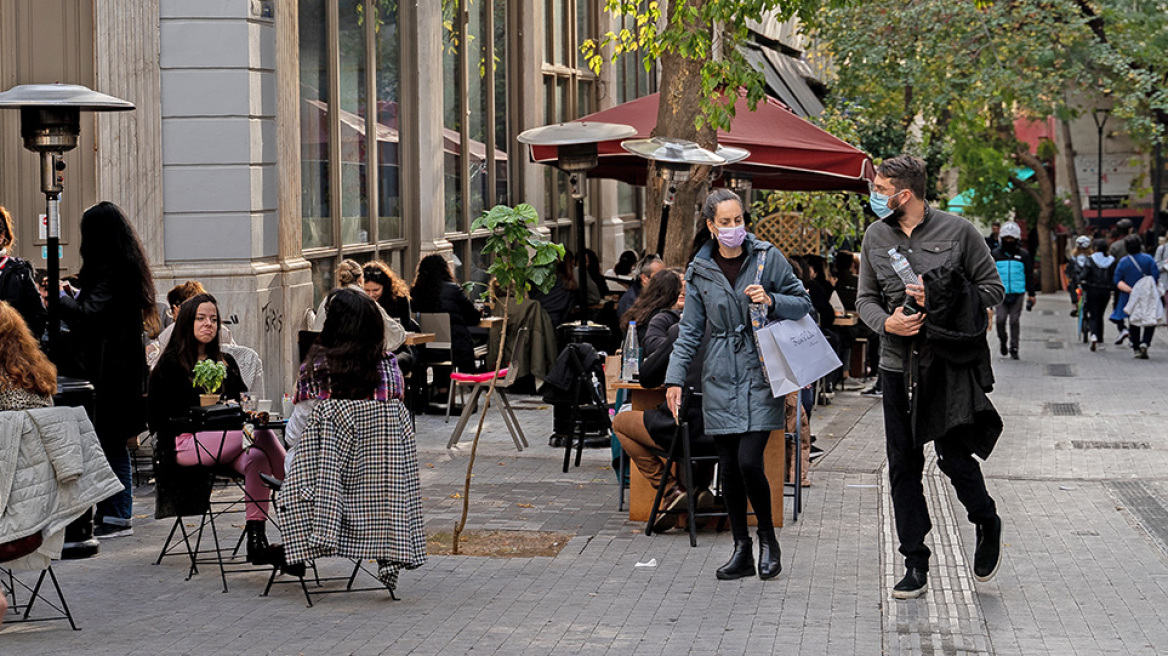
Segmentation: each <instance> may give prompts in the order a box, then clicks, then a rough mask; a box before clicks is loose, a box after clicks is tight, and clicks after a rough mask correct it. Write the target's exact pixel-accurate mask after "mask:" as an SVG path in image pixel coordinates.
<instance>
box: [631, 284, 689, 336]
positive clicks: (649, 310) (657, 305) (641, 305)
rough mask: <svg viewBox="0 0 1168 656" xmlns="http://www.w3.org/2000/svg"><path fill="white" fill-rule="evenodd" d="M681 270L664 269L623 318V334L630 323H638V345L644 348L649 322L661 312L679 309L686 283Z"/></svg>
mask: <svg viewBox="0 0 1168 656" xmlns="http://www.w3.org/2000/svg"><path fill="white" fill-rule="evenodd" d="M682 275H683V272H682V271H681V269H673V268H671V269H662V270H660V271H658V272H657V273H656V275H654V276H653V277H652V278H650V279H649V285H648V286H647V287H645V291H643V292H641V295H640V296H638V297H637V300H636V301H634V302H633V307H631V308H629V311H628V312H625V315H624V316H623V317H621V324H620V325H621V332H622V333H626V332H628V330H629V322H632V321H636V322H637V343H638V344H640V345H641V346H642V348H644V345H645V332H646V331H647V330H648V329H649V322H650V321H651V320H652V319H653V317H654V316H656V315H657V314H658V313H660V312H664V311H665V310H671V309H675V308H678V304H679V303H684V301H680V299H681V298H683V296H682V295H683V294H684V293H685V281H684V280H682Z"/></svg>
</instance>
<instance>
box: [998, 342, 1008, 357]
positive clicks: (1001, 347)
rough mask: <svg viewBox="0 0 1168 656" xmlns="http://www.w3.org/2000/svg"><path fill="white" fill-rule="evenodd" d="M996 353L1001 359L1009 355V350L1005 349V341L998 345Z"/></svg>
mask: <svg viewBox="0 0 1168 656" xmlns="http://www.w3.org/2000/svg"><path fill="white" fill-rule="evenodd" d="M998 352H999V353H1001V354H1002V357H1005V356H1007V355H1009V353H1010V349H1009V348H1007V347H1006V342H1005V340H1002V341H1001V342H999V343H998Z"/></svg>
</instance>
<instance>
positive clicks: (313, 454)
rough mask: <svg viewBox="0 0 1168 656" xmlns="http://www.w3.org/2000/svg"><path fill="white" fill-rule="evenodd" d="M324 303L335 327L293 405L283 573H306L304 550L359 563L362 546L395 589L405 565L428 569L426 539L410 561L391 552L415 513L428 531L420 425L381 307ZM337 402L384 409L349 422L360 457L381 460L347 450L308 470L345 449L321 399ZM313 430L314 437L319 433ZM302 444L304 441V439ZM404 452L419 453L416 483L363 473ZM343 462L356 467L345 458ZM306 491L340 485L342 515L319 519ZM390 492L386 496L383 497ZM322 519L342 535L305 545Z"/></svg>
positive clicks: (361, 298) (350, 296) (363, 301)
mask: <svg viewBox="0 0 1168 656" xmlns="http://www.w3.org/2000/svg"><path fill="white" fill-rule="evenodd" d="M326 300H327V302H328V306H329V313H328V321H326V322H325V325H324V327H323V328H324V329H323V330H322V331H321V333H320V338H319V339H318V340H317V342H316V343H315V344H314V345H313V346H312V350H310V351H309V353H308V357H307V358H305V362H304V364H302V365H301V366H300V375H299V378H298V379H297V381H296V392H295V395H294V397H293V401H294V402H295V403H296V406H295V409H294V410H293V411H292V416H291V417H290V418H289V420H288V427H287V430H286V433H285V437H286V439H287V440H288V442H289V444H290V445H291V450H289V452H288V460H287V463H288V464H287V471H288V472H289V474H290V475H289V478H288V480H287V481H286V482H285V485H284V487H283V488H282V491H281V495H284V494H289V490H291V498H290V500H286V499H285V498H283V497H281V498H280V500H279V503H278V505H279V507H280V513H281V514H282V515H286V516H285V520H286V523H285V524H284V526H285V527H287V530H288V532H286V533H285V535H286V537H287V545H288V546H289V552H288V554H287V558H288V563H287V564H282V567H283V569H284V571H285V572H286V573H289V574H293V575H300V576H302V575H303V573H304V564H303V561H302V560H301V558H303V557H305V556H306V555H307V556H308V557H312V556H311V555H309V554H307V552H309V551H313V550H314V549H316V548H321V549H322V550H323V551H325V552H329V553H328V554H327V555H341V556H348V557H353V554H352V553H351V552H350V551H348V549H351V548H352V545H354V544H357V545H358V547H357V548H358V549H359V550H360V553H361V554H362V555H364V556H365V557H370V558H376V559H377V560H378V577H379V578H381V580H382V581H383V582H384V583H385V584H386V585H387V586H389V588H390V589H391V590H392V589H393V587H394V586H395V585H396V582H397V571H398V569H400V568H401V567H403V566H404V567H407V568H409V569H413V568H414V567H417V566H418V565H420V564H421V563H422V562H425V548H424V544H423V543H424V538H421V537H418V538H417V541H416V542H414V541H410V544H418V545H420V547H419V548H418V549H417V550H415V551H416V553H413V554H412V555H410V554H404V553H402V552H396V551H394V550H395V548H396V547H397V546H399V545H400V544H402V543H401V542H398V541H395V538H394V537H392V535H396V532H397V531H400V530H403V527H406V526H409V525H410V517H411V516H414V515H415V513H416V516H417V522H416V523H417V527H418V530H419V532H420V528H421V520H420V513H421V501H420V499H417V498H416V492H417V488H416V487H413V488H412V490H413V491H412V492H411V491H410V488H411V486H416V485H417V478H416V477H417V469H416V468H417V461H416V452H414V449H415V448H416V447H415V446H414V433H413V428H412V427H411V425H410V421H409V415H408V413H407V412H406V410H405V407H404V406H403V405H402V400H403V399H404V383H403V381H402V374H401V371H400V370H399V369H398V366H397V361H396V360H395V358H394V356H393V354H392V353H389V352H388V351H387V350H386V348H385V342H384V339H383V337H382V334H381V331H380V330H379V326H378V323H379V322H378V320H377V310H376V304H374V303H373V301H372V300H371V299H370V298H369V297H368V296H367V295H365V294H361V293H358V292H356V291H354V290H350V289H338V290H335V291H333V292H332V293H331V294H329V296H328V298H327V299H326ZM330 400H331V401H340V400H358V401H376V402H378V403H376V404H374V406H375V407H377V410H367V411H366V410H362V411H357V412H355V413H354V414H355V416H353V417H352V418H351V419H352V421H351V422H349V423H350V424H351V425H352V426H353V427H354V430H356V431H357V434H358V435H360V436H361V439H360V442H361V446H360V447H358V448H356V449H355V451H357V452H361V451H364V452H365V453H366V454H368V453H369V452H376V453H377V454H378V455H377V458H376V460H377V462H376V463H373V462H371V461H369V460H362V459H361V458H362V457H361V456H360V455H359V454H358V455H355V456H354V454H350V453H349V452H347V451H346V452H345V454H344V455H341V454H338V453H336V452H330V455H329V456H328V457H334V458H339V459H340V460H341V461H338V460H335V459H334V460H333V462H336V463H337V467H335V468H325V469H324V470H321V469H319V468H317V467H315V466H313V465H311V464H309V465H305V464H304V462H302V461H303V460H305V459H307V462H308V463H314V462H317V460H319V459H320V458H322V453H323V452H324V451H328V450H329V449H330V448H333V447H335V446H336V444H338V443H340V442H343V438H342V437H341V436H338V435H334V434H333V433H331V432H329V431H330V430H331V429H330V428H329V427H330V426H332V427H335V426H336V424H335V423H331V422H332V421H333V419H335V417H336V415H335V412H336V409H335V408H330V405H329V404H323V403H322V402H323V401H330ZM314 410H317V418H316V419H315V420H314V423H313V425H312V427H309V426H308V424H309V421H308V420H309V417H311V416H312V415H313V411H314ZM330 416H331V417H332V419H330V418H329V417H330ZM370 424H373V425H372V426H371V425H370ZM313 431H316V434H315V435H314V434H313ZM322 431H323V433H322ZM301 437H304V441H303V442H301ZM322 438H323V439H322ZM333 438H335V439H333ZM297 452H299V453H300V455H299V456H297V455H296V454H297ZM407 453H412V454H414V455H413V466H412V472H410V473H409V474H407V476H412V478H413V480H412V482H411V481H408V480H400V479H397V478H390V479H385V478H384V475H383V474H380V473H378V472H375V471H373V470H370V469H366V468H365V467H366V466H368V467H374V468H376V467H379V466H386V467H388V466H389V464H390V462H391V461H393V460H394V459H395V458H396V457H405V456H406V455H407ZM346 456H349V457H356V458H357V460H356V461H344V457H346ZM314 458H315V459H316V460H314ZM294 462H295V464H293V463H294ZM399 464H400V463H399ZM407 469H410V468H407ZM362 471H363V472H365V473H367V474H371V473H372V474H376V476H381V477H382V478H381V479H380V480H369V479H362V477H361V476H360V475H359V472H362ZM342 472H344V474H343V476H344V477H345V482H344V483H343V484H341V483H340V482H339V481H338V477H339V476H342ZM317 486H320V487H317ZM306 488H311V489H314V490H317V489H321V488H329V489H339V488H343V490H342V491H341V496H342V498H341V499H340V502H341V503H340V507H339V508H338V509H337V511H336V512H335V513H325V512H315V513H314V512H312V510H311V508H312V503H313V500H312V499H307V498H306V497H304V496H302V495H301V494H299V493H298V490H303V489H306ZM386 493H388V494H389V498H387V497H386V496H384V495H385V494H386ZM402 499H405V500H407V501H406V504H405V506H401V507H399V506H397V505H394V504H395V503H396V502H397V500H402ZM387 510H388V511H389V512H387ZM387 520H388V522H389V523H388V524H387V523H386V522H387ZM317 522H321V523H330V522H333V524H330V525H333V526H336V527H337V528H338V531H339V533H338V536H337V537H336V539H335V540H334V541H332V543H331V544H329V545H327V548H326V545H323V544H317V543H314V544H312V545H308V542H309V540H308V533H309V532H310V531H308V530H306V529H305V527H315V526H316V525H317V524H316V523H317ZM302 529H305V530H302ZM398 537H400V536H398ZM334 551H335V554H334V553H333V552H334ZM387 552H394V557H392V558H390V557H388V554H387ZM382 554H385V555H382ZM320 555H326V554H323V553H322V554H320Z"/></svg>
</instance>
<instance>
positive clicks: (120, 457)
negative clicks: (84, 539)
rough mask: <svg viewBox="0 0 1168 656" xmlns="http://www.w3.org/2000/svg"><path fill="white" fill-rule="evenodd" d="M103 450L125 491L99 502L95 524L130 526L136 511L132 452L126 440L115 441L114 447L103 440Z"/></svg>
mask: <svg viewBox="0 0 1168 656" xmlns="http://www.w3.org/2000/svg"><path fill="white" fill-rule="evenodd" d="M101 449H102V451H104V452H105V459H106V460H107V461H108V462H109V466H110V468H111V469H113V470H114V474H116V475H117V477H118V480H119V481H121V482H122V486H123V489H122V491H121V492H118V493H117V494H115V495H113V496H112V497H110V498H108V499H106V500H105V501H99V502H98V504H97V514H96V517H95V523H97V524H101V523H105V524H111V525H116V526H129V525H130V517H131V515H132V514H133V510H134V494H133V474H134V472H133V468H132V467H131V465H130V450H129V449H127V448H126V441H125V440H121V441H115V443H114V444H112V445H111V444H107V443H106V442H105V440H102V443H101Z"/></svg>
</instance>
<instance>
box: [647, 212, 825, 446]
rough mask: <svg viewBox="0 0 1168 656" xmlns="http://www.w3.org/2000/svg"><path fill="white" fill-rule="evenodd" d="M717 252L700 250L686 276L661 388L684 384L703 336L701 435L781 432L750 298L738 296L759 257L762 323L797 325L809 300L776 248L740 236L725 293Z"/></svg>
mask: <svg viewBox="0 0 1168 656" xmlns="http://www.w3.org/2000/svg"><path fill="white" fill-rule="evenodd" d="M717 245H718V244H717V241H714V240H711V241H710V242H708V243H707V244H706V245H705V246H703V247H702V248H701V250H699V251H698V254H697V255H696V256H694V260H693V262H691V263H690V265H689V269H687V270H686V273H685V281H686V291H685V310H684V311H683V312H682V317H681V329H680V332H679V334H678V337H677V342H676V343H674V345H673V356H672V357H671V358H670V360H669V370H668V371H667V372H666V374H665V384H666V385H682V384H684V383H685V376H686V372H688V371H689V367H690V363H691V360H692V359H693V357H694V354H695V353H696V352H697V350H698V345H699V344H700V343H701V341H702V336H703V334H704V333H705V332H706V331H707V330H709V343H708V345H707V347H706V357H705V362H704V368H703V372H702V394H703V397H704V398H703V401H702V412H703V415H704V417H705V423H706V434H707V435H733V434H738V433H746V432H753V431H771V430H779V429H782V428H784V427H785V426H786V421H785V410H784V406H783V400H782V399H776V398H774V397H773V396H772V395H771V387H770V384H769V383H767V381H766V378H765V377H764V376H763V373H762V367H761V365H760V363H759V360H758V349H757V348H756V347H755V342H754V336H753V334H752V328H751V325H750V298H749V297H748V296H747V295H746V293H745V290H746V288H747V287H748V286H750V285H753V284H754V279H755V275H756V272H757V270H758V259H757V258H758V253H759V252H761V251H766V253H767V256H766V266H765V268H764V269H763V272H762V279H761V282H760V284H762V286H763V287H764V288H765V289H766V290H767V292H769V293H770V295H771V299H772V300H773V304H772V305H771V309H770V315H769V317H768V318H769V319H771V320H776V319H799V318H802V317H803V316H804V315H806V314H807V313H808V312H810V311H811V299H810V298H809V297H808V296H807V291H806V290H805V289H804V287H803V283H802V282H800V280H799V279H798V278H796V277H795V274H794V272H792V271H791V265H790V264H788V263H787V260H786V258H784V257H783V255H782V253H780V252H779V249H777V248H775V247H774V246H772V245H771V244H769V243H767V242H765V241H762V240H760V239H758V238H756V237H755V236H754V235H747V238H746V241H745V242H743V244H742V247H743V248H744V249H746V261H745V262H743V264H742V272H741V273H740V274H739V275H738V281H737V283H736V284H735V285H734V286H733V288H731V286H730V281H729V280H727V279H726V276H725V275H724V274H723V273H722V270H721V269H720V268H718V265H717V263H715V262H714V258H713V250H714V248H716V247H717Z"/></svg>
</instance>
